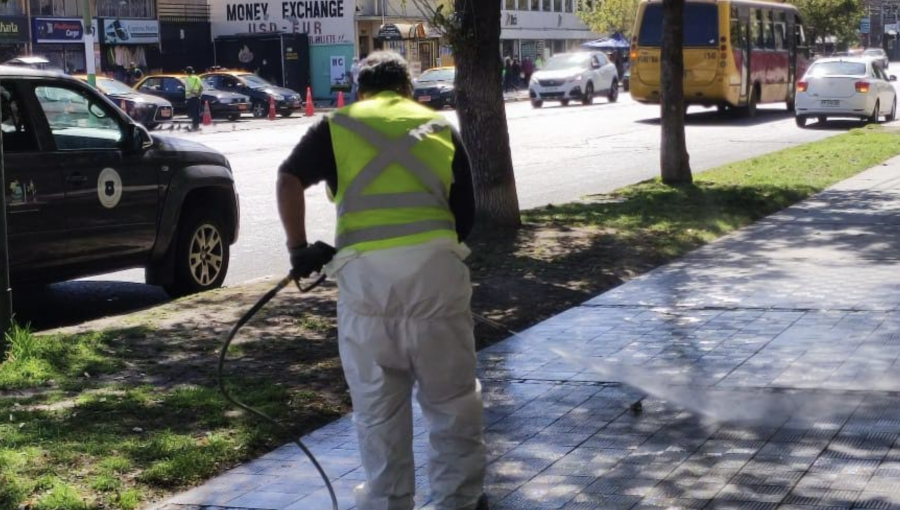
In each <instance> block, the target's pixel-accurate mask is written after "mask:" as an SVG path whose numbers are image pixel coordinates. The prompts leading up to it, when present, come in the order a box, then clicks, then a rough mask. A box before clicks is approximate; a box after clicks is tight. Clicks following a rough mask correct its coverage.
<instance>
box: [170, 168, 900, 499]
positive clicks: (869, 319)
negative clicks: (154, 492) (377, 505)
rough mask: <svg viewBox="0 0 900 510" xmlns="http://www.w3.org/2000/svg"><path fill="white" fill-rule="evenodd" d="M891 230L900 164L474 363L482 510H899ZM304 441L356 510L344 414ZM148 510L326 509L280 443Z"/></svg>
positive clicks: (422, 441)
mask: <svg viewBox="0 0 900 510" xmlns="http://www.w3.org/2000/svg"><path fill="white" fill-rule="evenodd" d="M898 234H900V159H895V160H892V161H890V162H888V163H887V164H885V165H883V166H879V167H876V168H874V169H871V170H869V171H867V172H865V173H863V174H860V175H859V176H857V177H855V178H853V179H850V180H848V181H844V182H843V183H840V184H839V185H837V186H834V187H832V188H830V189H829V190H827V191H825V192H823V193H821V194H819V195H817V196H815V197H813V198H812V199H810V200H807V201H805V202H803V203H801V204H798V205H797V206H795V207H792V208H790V209H787V210H785V211H782V212H781V213H778V214H775V215H773V216H770V217H768V218H766V219H764V220H762V221H760V222H758V223H757V224H755V225H753V226H751V227H748V228H746V229H743V230H741V231H740V232H737V233H735V234H732V235H729V236H727V237H725V238H722V239H720V240H719V241H717V242H715V243H712V244H710V245H708V246H706V247H704V248H702V249H700V250H697V251H695V252H693V253H691V254H690V255H688V256H686V257H684V258H683V259H680V260H678V261H676V262H674V263H672V264H669V265H667V266H664V267H661V268H658V269H657V270H654V271H652V272H650V273H648V274H646V275H644V276H642V277H640V278H637V279H635V280H633V281H631V282H629V283H628V284H626V285H623V286H621V287H619V288H616V289H614V290H612V291H610V292H607V293H605V294H603V295H601V296H599V297H597V298H595V299H592V300H590V301H588V302H586V303H584V304H583V305H582V306H578V307H575V308H573V309H571V310H568V311H566V312H564V313H562V314H560V315H558V316H556V317H553V318H551V319H549V320H547V321H545V322H543V323H541V324H538V325H536V326H535V327H533V328H531V329H530V330H528V331H526V332H523V333H522V334H521V335H518V336H514V337H512V338H510V339H508V340H506V341H504V342H501V343H499V344H496V345H494V346H492V347H490V348H488V349H485V350H483V351H482V352H480V354H479V359H480V377H481V378H482V381H483V384H484V400H485V416H486V422H485V423H486V439H487V444H488V449H489V462H490V464H489V466H488V479H487V487H486V489H487V493H488V495H489V497H490V499H491V508H492V509H495V510H514V509H522V510H537V509H562V510H592V509H608V510H655V509H660V510H676V509H685V510H688V509H698V510H699V509H704V510H775V509H782V510H850V509H860V510H863V509H865V510H900V370H898V369H900V310H898V307H900V235H898ZM551 348H552V349H553V352H551V351H550V350H549V349H551ZM623 383H625V384H623ZM641 398H643V410H642V411H641V412H636V411H635V410H633V409H632V408H631V404H632V403H634V402H635V401H637V400H638V399H641ZM303 440H304V442H305V444H307V445H308V446H310V447H311V449H312V450H313V451H314V452H315V454H316V455H317V456H318V457H319V460H320V461H321V463H322V464H323V466H324V468H325V469H326V471H327V472H328V473H329V474H330V475H331V476H332V477H333V481H334V484H335V488H336V489H337V490H338V494H339V497H340V504H341V508H342V509H352V508H353V507H354V502H353V498H352V488H353V487H354V486H355V485H357V484H358V483H360V482H361V481H362V480H363V478H364V477H363V474H362V471H361V468H360V463H359V457H358V452H357V443H356V437H355V433H354V431H353V427H352V423H351V418H350V417H345V418H342V419H340V420H338V421H336V422H334V423H332V424H330V425H328V426H326V427H324V428H322V429H320V430H317V431H315V432H313V433H311V434H309V435H308V436H307V437H305V438H304V439H303ZM427 448H428V445H427V436H426V431H425V428H424V424H423V420H422V417H421V414H420V413H418V411H417V414H416V438H415V452H416V465H417V467H418V471H417V474H418V476H417V490H418V494H417V496H416V501H417V502H418V507H417V508H422V509H431V508H432V507H431V506H430V505H429V501H428V484H427V480H426V477H425V469H424V467H425V462H426V459H425V452H426V451H427ZM158 508H160V509H164V510H200V509H203V510H210V509H238V508H240V509H244V508H246V509H271V510H328V509H330V508H331V506H330V500H329V498H328V495H327V494H326V493H325V491H324V489H323V488H322V485H321V482H320V480H318V478H317V475H316V474H315V471H314V470H313V469H312V466H311V464H310V463H309V461H307V460H306V459H305V458H304V457H303V456H302V454H301V452H300V451H299V450H298V449H297V448H296V447H295V446H293V445H287V446H283V447H281V448H279V449H277V450H275V451H273V452H271V453H269V454H267V455H264V456H262V457H261V458H259V459H257V460H254V461H252V462H250V463H247V464H245V465H243V466H240V467H238V468H236V469H234V470H232V471H230V472H228V473H226V474H224V475H222V476H220V477H218V478H216V479H214V480H212V481H210V482H208V483H207V484H205V485H203V486H201V487H199V488H196V489H194V490H191V491H188V492H186V493H183V494H180V495H177V496H176V497H174V498H173V499H171V500H169V501H168V502H165V503H163V504H162V505H161V506H159V507H158Z"/></svg>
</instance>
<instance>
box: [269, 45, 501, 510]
mask: <svg viewBox="0 0 900 510" xmlns="http://www.w3.org/2000/svg"><path fill="white" fill-rule="evenodd" d="M359 94H360V101H359V102H357V103H354V104H352V105H350V106H348V107H346V108H343V109H341V110H338V111H336V112H335V113H334V114H332V115H330V116H328V117H327V118H325V119H323V120H322V121H320V122H319V123H318V124H316V125H314V126H313V127H312V128H311V129H310V130H309V131H308V132H307V133H306V134H305V135H304V136H303V138H302V139H301V140H300V143H299V144H298V145H297V146H296V147H295V148H294V150H293V152H292V153H291V155H290V156H289V157H288V159H287V160H286V161H285V162H284V163H283V164H282V166H281V168H280V170H279V175H278V207H279V212H280V214H281V221H282V223H283V225H284V229H285V232H286V234H287V245H288V249H289V250H290V254H291V264H292V266H293V271H294V275H295V276H296V277H307V276H309V275H310V274H311V273H313V272H316V271H317V270H320V269H321V268H322V266H323V265H324V264H326V263H327V264H328V265H327V266H326V267H325V270H326V272H327V273H328V274H329V275H330V276H332V277H333V278H335V279H336V280H337V283H338V287H339V289H340V297H339V299H338V341H339V347H340V353H341V361H342V363H343V366H344V375H345V376H346V378H347V383H348V384H349V386H350V395H351V397H352V399H353V412H354V422H355V424H356V430H357V433H358V435H359V449H360V454H361V456H362V464H363V468H364V469H365V473H366V483H365V484H363V485H361V486H360V487H358V488H357V489H356V491H355V496H356V500H357V508H358V509H359V510H411V509H412V508H413V506H414V503H413V497H414V494H415V466H414V462H413V444H412V442H413V434H412V428H413V418H412V394H413V386H414V385H417V391H416V395H417V398H418V401H419V404H420V405H421V407H422V411H423V413H424V415H425V418H426V420H427V422H428V426H429V440H430V441H429V443H430V446H431V448H430V451H429V470H428V475H429V480H430V483H431V489H432V496H433V497H432V501H433V502H434V504H435V507H436V508H437V509H438V510H486V509H487V498H486V497H485V496H484V493H483V483H484V470H485V447H484V440H483V436H482V408H483V406H482V401H481V386H480V384H479V382H478V379H477V378H476V377H475V340H474V335H473V322H472V315H471V311H470V300H471V294H472V290H471V284H470V282H469V271H468V268H467V267H466V265H465V264H464V263H463V260H464V259H465V258H466V256H467V255H468V249H467V248H466V247H465V246H464V245H463V244H461V241H462V240H464V239H465V238H466V236H467V235H468V234H469V232H470V231H471V228H472V224H473V217H474V199H473V190H472V174H471V168H470V164H469V158H468V156H467V154H466V150H465V148H464V146H463V144H462V141H461V139H460V137H459V135H458V133H456V131H455V130H454V129H453V128H452V127H451V126H450V124H449V123H448V122H447V121H446V120H445V119H444V117H443V116H442V115H440V114H438V113H436V112H434V111H432V110H430V109H428V108H426V107H424V106H421V105H419V104H417V103H416V102H415V101H413V100H411V96H412V83H411V78H410V73H409V66H408V65H407V63H406V61H404V60H403V58H402V57H400V56H399V55H397V54H395V53H390V52H377V53H373V54H372V55H370V56H369V57H368V58H366V59H365V60H364V61H363V62H362V63H361V64H360V69H359ZM321 181H325V182H326V184H327V185H328V190H329V191H330V195H331V196H332V197H333V199H334V203H335V205H336V206H337V234H336V243H337V246H336V248H337V250H338V251H337V255H336V256H335V257H334V259H333V260H331V253H332V252H331V250H330V247H328V246H327V245H324V244H322V243H316V244H314V245H308V244H307V238H306V229H305V219H304V211H305V202H304V197H303V192H304V190H305V189H306V188H308V187H309V186H312V185H314V184H316V183H319V182H321ZM329 260H330V262H329Z"/></svg>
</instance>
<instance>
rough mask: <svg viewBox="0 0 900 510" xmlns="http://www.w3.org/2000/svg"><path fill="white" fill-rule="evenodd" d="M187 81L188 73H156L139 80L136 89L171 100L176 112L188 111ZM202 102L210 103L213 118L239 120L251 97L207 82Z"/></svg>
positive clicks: (247, 107) (201, 98)
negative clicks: (216, 88) (222, 89)
mask: <svg viewBox="0 0 900 510" xmlns="http://www.w3.org/2000/svg"><path fill="white" fill-rule="evenodd" d="M201 81H202V80H201ZM186 83H187V75H186V74H154V75H150V76H146V77H144V79H142V80H141V81H139V82H137V83H136V84H135V86H134V90H136V91H138V92H140V93H142V94H150V95H151V96H156V97H161V98H163V99H165V100H167V101H169V102H170V103H172V106H173V107H174V108H175V113H187V97H186V95H185V92H184V91H185V85H186ZM200 102H201V104H203V105H205V104H207V103H208V104H209V112H210V115H212V118H214V119H220V118H227V119H228V120H230V121H235V120H238V119H239V118H241V114H242V113H244V112H247V111H248V110H249V108H250V98H249V97H247V96H245V95H243V94H238V93H236V92H224V91H221V90H214V89H212V88H210V87H208V86H207V85H206V84H205V83H204V86H203V93H202V95H201V96H200Z"/></svg>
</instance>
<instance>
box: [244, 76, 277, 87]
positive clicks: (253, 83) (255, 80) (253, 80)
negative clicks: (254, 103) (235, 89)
mask: <svg viewBox="0 0 900 510" xmlns="http://www.w3.org/2000/svg"><path fill="white" fill-rule="evenodd" d="M241 78H243V79H244V81H246V82H247V85H248V86H249V87H251V88H254V89H260V88H265V87H272V86H273V85H272V84H271V83H269V82H267V81H266V80H264V79H262V78H260V77H259V76H256V75H255V74H242V75H241Z"/></svg>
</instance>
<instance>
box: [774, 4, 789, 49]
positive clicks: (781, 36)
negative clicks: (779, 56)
mask: <svg viewBox="0 0 900 510" xmlns="http://www.w3.org/2000/svg"><path fill="white" fill-rule="evenodd" d="M786 27H787V18H786V17H785V14H784V13H783V12H776V13H775V49H776V50H779V51H781V50H786V49H788V48H787V46H788V45H787V41H786V40H785V34H786V30H785V29H786Z"/></svg>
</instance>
